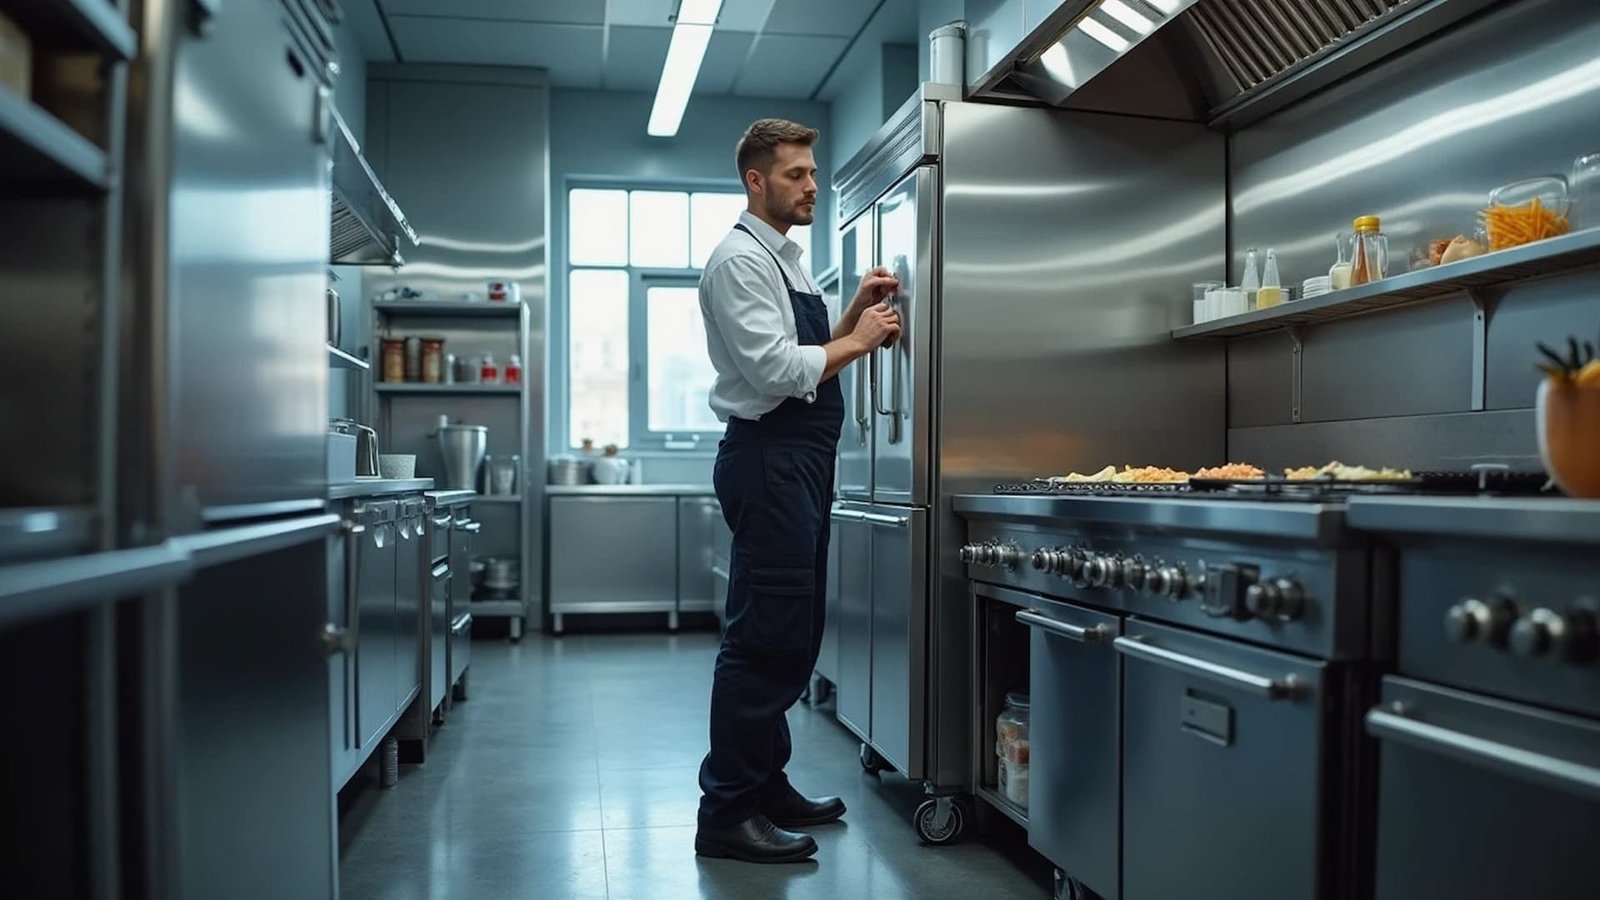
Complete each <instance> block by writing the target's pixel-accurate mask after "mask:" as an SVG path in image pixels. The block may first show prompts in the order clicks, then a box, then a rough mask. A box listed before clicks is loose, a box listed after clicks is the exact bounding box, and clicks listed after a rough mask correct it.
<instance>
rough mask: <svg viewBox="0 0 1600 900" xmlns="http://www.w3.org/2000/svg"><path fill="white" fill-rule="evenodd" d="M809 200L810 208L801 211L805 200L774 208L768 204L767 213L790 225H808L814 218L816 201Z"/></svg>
mask: <svg viewBox="0 0 1600 900" xmlns="http://www.w3.org/2000/svg"><path fill="white" fill-rule="evenodd" d="M809 202H810V203H811V204H812V206H811V208H810V209H807V210H805V211H803V212H802V211H801V207H803V206H805V205H806V203H807V201H801V202H799V203H796V204H795V205H794V206H785V207H779V208H776V209H774V208H773V207H771V206H768V207H767V215H769V216H771V217H772V218H774V219H777V220H778V221H779V222H787V223H788V224H790V225H810V224H811V223H812V221H814V220H815V219H816V206H815V204H816V201H815V200H812V201H809Z"/></svg>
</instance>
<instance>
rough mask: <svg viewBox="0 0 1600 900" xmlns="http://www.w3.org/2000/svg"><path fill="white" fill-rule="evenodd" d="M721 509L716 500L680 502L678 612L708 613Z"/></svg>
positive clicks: (689, 498) (712, 589)
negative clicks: (717, 527)
mask: <svg viewBox="0 0 1600 900" xmlns="http://www.w3.org/2000/svg"><path fill="white" fill-rule="evenodd" d="M721 518H722V507H721V505H719V504H718V503H717V501H716V498H714V497H679V498H678V612H680V613H685V612H709V611H710V610H711V609H712V603H713V598H714V596H715V594H714V588H713V585H712V578H711V566H712V562H713V557H714V556H715V551H716V546H715V545H716V526H717V522H718V521H720V520H721Z"/></svg>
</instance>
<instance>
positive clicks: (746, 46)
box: [652, 28, 755, 97]
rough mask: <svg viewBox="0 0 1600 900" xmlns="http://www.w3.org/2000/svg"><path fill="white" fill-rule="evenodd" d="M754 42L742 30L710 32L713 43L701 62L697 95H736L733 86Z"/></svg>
mask: <svg viewBox="0 0 1600 900" xmlns="http://www.w3.org/2000/svg"><path fill="white" fill-rule="evenodd" d="M754 39H755V35H753V34H749V33H748V32H743V31H723V30H722V29H720V28H719V29H717V30H716V31H713V32H711V44H710V45H709V46H707V47H706V58H705V61H704V62H702V63H700V77H699V78H697V79H695V82H694V92H695V93H696V94H698V95H700V96H703V97H720V96H723V95H726V94H731V93H733V83H734V81H735V80H737V79H738V77H739V73H740V72H742V71H744V61H745V57H747V56H749V55H750V42H751V41H752V40H754ZM652 90H654V88H653V87H652Z"/></svg>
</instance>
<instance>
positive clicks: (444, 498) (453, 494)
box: [422, 490, 478, 509]
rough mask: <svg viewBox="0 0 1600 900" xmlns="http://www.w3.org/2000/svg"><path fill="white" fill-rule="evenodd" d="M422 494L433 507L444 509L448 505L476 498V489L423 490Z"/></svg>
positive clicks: (469, 501)
mask: <svg viewBox="0 0 1600 900" xmlns="http://www.w3.org/2000/svg"><path fill="white" fill-rule="evenodd" d="M422 493H423V496H425V497H427V498H428V502H429V503H431V504H433V508H434V509H444V508H445V507H449V506H463V505H465V504H468V503H471V502H472V501H473V500H476V499H477V498H478V492H477V491H461V490H456V491H423V492H422Z"/></svg>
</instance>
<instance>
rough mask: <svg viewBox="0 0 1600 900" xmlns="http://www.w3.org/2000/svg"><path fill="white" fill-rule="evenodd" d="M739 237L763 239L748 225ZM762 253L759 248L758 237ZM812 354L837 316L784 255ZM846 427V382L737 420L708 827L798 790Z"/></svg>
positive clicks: (725, 495) (703, 775)
mask: <svg viewBox="0 0 1600 900" xmlns="http://www.w3.org/2000/svg"><path fill="white" fill-rule="evenodd" d="M734 227H735V228H737V229H739V230H740V231H743V232H744V233H746V234H750V236H751V237H752V238H754V237H755V235H754V234H751V233H750V230H749V229H747V228H745V227H744V226H743V225H735V226H734ZM756 243H758V244H760V243H761V241H760V239H759V238H757V239H756ZM761 246H762V249H766V250H767V255H769V256H772V261H773V263H774V264H775V265H778V273H779V274H780V275H782V276H783V286H784V287H785V288H786V289H787V290H788V291H789V302H790V303H791V304H793V306H794V322H795V331H796V336H797V338H798V341H799V343H801V344H803V345H820V344H826V343H827V342H828V340H829V338H830V328H829V324H828V308H827V305H826V304H825V303H823V301H822V297H821V296H820V295H818V294H807V293H802V292H800V291H797V290H795V288H794V284H793V283H792V282H790V281H789V276H788V275H787V274H785V273H784V271H783V266H782V265H781V264H778V258H777V256H775V255H773V253H772V251H771V250H770V249H768V248H767V247H766V245H765V244H761ZM843 424H844V394H843V392H841V390H840V389H839V380H838V379H837V378H830V379H828V380H827V381H825V382H823V383H822V384H819V385H818V386H817V395H816V399H815V401H814V402H812V403H807V402H805V401H804V400H801V399H798V398H794V397H791V398H789V399H786V400H784V401H783V403H782V404H780V405H779V406H778V407H777V408H776V409H774V410H772V411H771V412H769V413H767V414H766V415H763V416H762V417H761V418H760V419H758V420H755V421H752V420H749V419H740V418H736V417H735V418H730V419H729V420H728V428H727V433H726V434H725V435H724V436H723V439H722V442H721V444H720V445H719V446H718V449H717V462H716V468H715V470H714V473H713V475H712V482H713V484H714V486H715V487H716V491H717V499H718V500H719V501H721V503H722V514H723V517H724V518H726V519H727V521H728V527H729V528H730V529H732V531H733V553H732V559H731V561H730V562H731V564H732V566H731V571H730V572H729V583H728V614H727V627H726V629H725V631H724V633H723V637H722V648H721V650H720V651H719V652H718V653H717V665H716V672H715V675H714V680H713V683H712V687H711V752H710V753H709V754H707V755H706V758H705V762H703V763H702V764H701V766H700V789H701V791H703V792H704V796H703V797H701V799H700V821H701V822H702V823H703V824H706V825H708V826H710V827H724V826H730V825H736V824H738V823H740V822H743V821H744V820H745V819H748V818H750V817H751V816H752V815H755V814H756V812H758V811H759V809H760V806H761V804H762V801H763V799H765V798H766V797H768V796H780V795H781V794H782V793H783V792H785V791H787V790H789V783H788V777H787V776H786V775H785V774H784V771H783V768H784V766H785V765H786V764H788V762H789V753H790V750H791V747H790V741H789V722H788V720H787V719H786V718H784V713H785V712H787V711H788V709H789V707H791V706H793V705H794V704H795V701H797V700H799V699H800V695H801V694H802V693H804V691H805V688H806V685H807V683H808V682H809V680H810V678H811V671H812V669H813V668H814V667H815V666H816V664H817V653H818V651H819V650H821V648H822V617H823V604H824V596H823V595H824V591H825V590H826V588H827V571H828V522H829V510H830V507H831V506H832V503H833V471H834V458H835V454H836V452H837V450H838V446H839V430H840V428H841V427H842V426H843Z"/></svg>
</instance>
